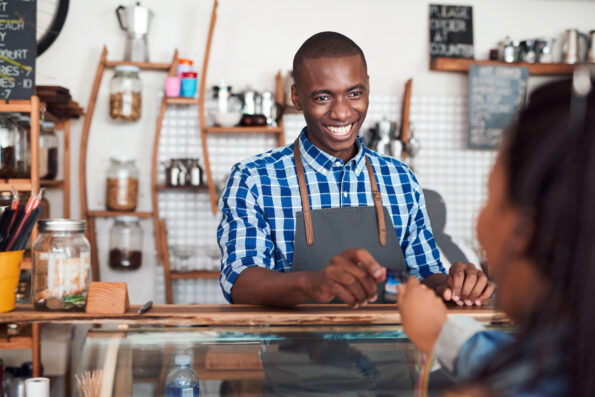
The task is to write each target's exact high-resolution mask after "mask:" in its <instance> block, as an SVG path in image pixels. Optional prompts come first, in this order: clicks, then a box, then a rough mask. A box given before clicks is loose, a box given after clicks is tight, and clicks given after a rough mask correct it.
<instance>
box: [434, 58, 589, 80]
mask: <svg viewBox="0 0 595 397" xmlns="http://www.w3.org/2000/svg"><path fill="white" fill-rule="evenodd" d="M471 65H480V66H522V67H527V68H529V74H532V75H542V76H547V75H570V74H572V72H573V71H574V68H575V67H576V66H577V65H578V64H569V63H526V62H516V63H507V62H502V61H490V60H477V59H467V58H434V59H431V60H430V70H433V71H442V72H462V73H466V72H468V71H469V66H471Z"/></svg>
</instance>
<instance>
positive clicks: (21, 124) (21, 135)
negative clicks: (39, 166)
mask: <svg viewBox="0 0 595 397" xmlns="http://www.w3.org/2000/svg"><path fill="white" fill-rule="evenodd" d="M29 123H30V118H29V116H25V115H22V114H20V115H18V116H16V126H17V129H18V133H17V135H16V141H15V162H16V174H17V176H16V177H17V178H29V176H30V175H31V154H30V151H29V148H30V146H31V144H30V140H31V136H30V135H29V131H30V129H31V126H30V124H29Z"/></svg>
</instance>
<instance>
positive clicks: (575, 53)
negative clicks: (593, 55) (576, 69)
mask: <svg viewBox="0 0 595 397" xmlns="http://www.w3.org/2000/svg"><path fill="white" fill-rule="evenodd" d="M588 43H589V38H588V37H587V35H586V34H584V33H581V32H579V31H578V30H577V29H567V30H566V32H565V33H564V42H563V44H562V54H563V61H564V62H566V63H577V62H584V61H586V60H587V49H588Z"/></svg>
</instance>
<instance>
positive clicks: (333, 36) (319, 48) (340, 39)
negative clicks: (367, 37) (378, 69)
mask: <svg viewBox="0 0 595 397" xmlns="http://www.w3.org/2000/svg"><path fill="white" fill-rule="evenodd" d="M352 55H359V56H360V57H361V58H362V62H363V63H364V67H365V68H366V70H367V68H368V65H367V64H366V57H365V56H364V52H363V51H362V49H361V48H359V46H358V45H357V44H355V43H354V42H353V40H351V39H350V38H349V37H347V36H345V35H342V34H341V33H337V32H320V33H316V34H315V35H314V36H312V37H310V38H309V39H308V40H306V41H305V42H304V44H302V46H301V47H300V48H299V50H297V52H296V53H295V56H294V57H293V73H292V74H293V79H294V81H295V79H296V76H298V75H299V73H300V71H301V68H302V67H303V65H304V60H306V59H317V58H341V57H346V56H352Z"/></svg>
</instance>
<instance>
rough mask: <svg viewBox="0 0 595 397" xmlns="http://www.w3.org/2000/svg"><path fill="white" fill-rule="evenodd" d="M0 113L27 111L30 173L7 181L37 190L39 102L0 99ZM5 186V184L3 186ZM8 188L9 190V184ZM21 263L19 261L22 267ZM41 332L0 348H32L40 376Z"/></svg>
mask: <svg viewBox="0 0 595 397" xmlns="http://www.w3.org/2000/svg"><path fill="white" fill-rule="evenodd" d="M0 113H29V115H30V125H31V128H30V130H29V137H30V150H31V152H30V154H31V164H30V166H31V174H30V177H29V178H28V179H12V180H10V179H9V180H8V181H7V182H14V181H19V183H15V188H17V186H18V188H17V189H18V190H29V191H30V190H34V191H36V192H37V191H39V187H40V180H39V129H40V128H39V127H40V126H39V116H40V114H41V103H40V102H39V98H38V97H37V96H36V95H33V96H32V97H31V98H30V99H29V100H15V101H5V100H2V101H0ZM4 187H5V186H4ZM8 189H9V190H10V184H9V187H8ZM36 237H37V225H35V226H34V227H33V231H32V232H31V240H35V238H36ZM22 265H23V263H21V267H22ZM20 321H22V320H16V321H13V322H20ZM40 334H41V330H40V325H39V324H33V325H32V327H31V334H30V335H25V336H23V337H22V338H18V337H17V338H11V339H10V340H9V339H5V340H4V341H3V342H2V344H1V345H0V348H2V349H9V348H15V349H17V348H24V349H31V350H32V354H31V355H32V361H33V376H34V377H38V376H41V352H40V349H39V337H40Z"/></svg>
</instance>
